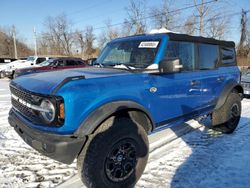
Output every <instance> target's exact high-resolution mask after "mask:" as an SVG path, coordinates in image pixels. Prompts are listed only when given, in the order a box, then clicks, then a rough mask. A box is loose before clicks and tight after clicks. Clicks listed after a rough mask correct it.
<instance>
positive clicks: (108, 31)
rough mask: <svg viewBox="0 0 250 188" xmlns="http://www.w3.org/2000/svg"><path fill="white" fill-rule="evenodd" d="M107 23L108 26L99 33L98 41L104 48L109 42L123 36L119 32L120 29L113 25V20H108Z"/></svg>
mask: <svg viewBox="0 0 250 188" xmlns="http://www.w3.org/2000/svg"><path fill="white" fill-rule="evenodd" d="M105 25H106V28H105V29H104V30H103V31H102V33H101V34H100V35H99V41H98V43H99V46H100V48H103V47H104V45H105V44H106V43H107V42H109V41H111V40H113V39H115V38H118V37H119V36H121V34H120V33H119V30H118V29H117V28H116V27H113V26H112V22H111V20H107V21H106V22H105Z"/></svg>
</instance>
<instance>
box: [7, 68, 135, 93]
mask: <svg viewBox="0 0 250 188" xmlns="http://www.w3.org/2000/svg"><path fill="white" fill-rule="evenodd" d="M126 74H132V73H130V72H128V71H126V70H122V69H110V68H93V67H90V68H79V69H66V70H60V71H51V72H43V73H36V74H30V75H26V76H21V77H18V78H16V79H14V80H13V81H12V82H11V84H12V85H15V86H16V87H21V88H24V89H26V90H29V91H31V92H34V93H41V94H52V93H54V91H55V90H57V89H58V87H59V86H62V85H64V84H66V83H67V82H66V80H70V78H74V80H75V79H78V78H79V79H91V78H101V77H113V76H120V75H126Z"/></svg>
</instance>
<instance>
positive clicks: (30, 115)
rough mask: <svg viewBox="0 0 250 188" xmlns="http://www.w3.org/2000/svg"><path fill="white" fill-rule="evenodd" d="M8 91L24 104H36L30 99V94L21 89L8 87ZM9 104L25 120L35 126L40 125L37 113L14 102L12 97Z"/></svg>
mask: <svg viewBox="0 0 250 188" xmlns="http://www.w3.org/2000/svg"><path fill="white" fill-rule="evenodd" d="M10 91H11V94H13V95H15V96H17V97H18V98H19V99H22V100H24V101H25V102H28V103H29V104H36V102H35V101H34V100H33V98H32V94H31V93H29V92H26V91H24V90H22V89H18V88H15V87H13V86H10ZM11 103H12V106H13V107H14V109H16V110H17V111H19V112H20V113H21V114H22V115H23V116H24V117H25V118H26V119H28V120H30V121H31V122H33V123H35V124H40V123H41V122H42V119H41V118H40V116H39V113H38V112H37V111H35V110H32V109H31V108H28V107H27V106H25V105H23V104H22V103H20V102H19V101H17V100H15V99H14V98H13V97H12V98H11Z"/></svg>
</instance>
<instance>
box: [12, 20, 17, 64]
mask: <svg viewBox="0 0 250 188" xmlns="http://www.w3.org/2000/svg"><path fill="white" fill-rule="evenodd" d="M12 34H13V42H14V55H15V59H17V48H16V28H15V26H14V25H13V27H12Z"/></svg>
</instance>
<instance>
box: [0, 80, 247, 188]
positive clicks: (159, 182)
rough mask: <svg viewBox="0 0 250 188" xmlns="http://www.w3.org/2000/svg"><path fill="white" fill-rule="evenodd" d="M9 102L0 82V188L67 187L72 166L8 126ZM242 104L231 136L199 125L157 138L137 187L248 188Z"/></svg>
mask: <svg viewBox="0 0 250 188" xmlns="http://www.w3.org/2000/svg"><path fill="white" fill-rule="evenodd" d="M9 98H10V96H9V91H8V81H7V80H0V187H55V186H57V185H59V184H61V183H62V182H70V181H71V180H72V178H71V177H73V176H74V175H75V174H76V173H77V171H76V168H75V163H73V164H72V165H64V164H62V163H59V162H56V161H54V160H52V159H49V158H47V157H43V156H41V155H40V154H39V153H38V152H36V151H35V150H33V149H32V148H31V147H29V146H28V145H27V144H25V143H24V142H23V141H22V139H21V138H19V136H18V135H17V134H16V133H15V131H14V130H13V129H12V128H11V127H10V126H9V125H8V122H7V117H8V110H9V108H10V101H9ZM242 104H243V111H242V118H241V121H240V125H239V127H238V128H237V130H236V131H235V132H234V133H233V134H231V135H222V134H220V133H218V132H214V131H211V130H209V129H207V128H205V127H204V126H199V128H196V129H195V128H192V127H190V129H193V131H191V132H189V133H188V134H185V135H183V136H181V137H179V138H177V139H175V140H173V141H172V142H170V143H168V144H166V142H164V139H165V137H163V136H162V135H161V136H159V141H156V142H154V143H151V144H150V148H151V152H150V155H149V161H148V164H147V167H146V169H145V172H144V174H143V175H142V177H141V179H140V180H139V182H138V183H137V185H136V187H145V188H154V187H157V188H159V187H164V188H165V187H174V188H175V187H202V188H204V187H215V188H216V187H228V188H233V187H249V182H250V99H244V100H243V102H242ZM186 126H187V127H188V126H189V125H188V124H186ZM176 134H177V133H176ZM73 179H74V180H73V181H74V182H73V183H71V184H70V185H71V187H74V188H75V187H83V185H82V184H81V182H80V180H79V179H78V178H77V176H74V178H73ZM62 185H63V184H62ZM64 185H66V184H64Z"/></svg>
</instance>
